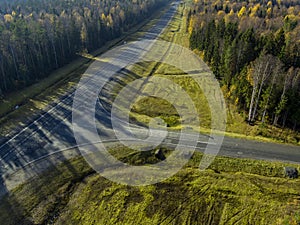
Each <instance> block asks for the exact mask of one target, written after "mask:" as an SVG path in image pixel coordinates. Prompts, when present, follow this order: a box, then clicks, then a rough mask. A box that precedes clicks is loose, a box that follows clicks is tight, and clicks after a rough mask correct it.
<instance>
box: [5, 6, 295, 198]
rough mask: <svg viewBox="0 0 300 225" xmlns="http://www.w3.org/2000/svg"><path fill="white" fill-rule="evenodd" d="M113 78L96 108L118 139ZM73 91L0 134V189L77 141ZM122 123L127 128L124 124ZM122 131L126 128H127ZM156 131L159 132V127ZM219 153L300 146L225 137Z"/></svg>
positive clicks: (278, 156) (280, 151)
mask: <svg viewBox="0 0 300 225" xmlns="http://www.w3.org/2000/svg"><path fill="white" fill-rule="evenodd" d="M175 12H176V7H175V6H172V7H170V9H169V10H168V11H167V12H166V13H165V14H164V15H163V16H162V17H161V18H160V19H159V20H158V21H157V23H156V24H155V25H154V26H153V27H152V28H151V29H150V30H149V31H148V32H147V33H146V34H145V35H144V37H143V38H141V40H154V39H156V38H157V37H158V36H159V34H161V33H162V32H163V30H164V29H165V27H166V26H167V25H168V23H169V21H170V20H171V18H172V17H173V15H174V13H175ZM141 48H142V50H141V51H140V52H139V51H138V50H136V49H133V50H132V49H131V51H128V52H127V53H128V54H125V55H122V56H120V58H122V57H125V58H126V57H127V58H128V57H132V58H134V57H141V56H142V55H143V53H141V52H146V51H147V49H149V48H151V46H142V47H141ZM130 54H132V55H130ZM135 54H137V55H135ZM113 82H118V80H117V79H116V80H114V79H111V84H109V83H108V84H107V85H105V88H107V90H104V91H102V92H101V94H102V96H101V101H100V102H98V103H99V104H97V107H96V111H95V121H96V128H97V132H98V134H99V136H100V137H101V140H104V141H105V140H106V141H109V140H115V139H117V137H116V134H115V132H114V130H113V127H112V121H111V114H110V107H109V101H108V100H107V99H108V98H109V96H108V95H109V87H111V86H112V85H113ZM87 91H88V90H87ZM74 92H75V89H74V90H71V91H70V92H69V93H68V94H66V95H65V96H64V97H62V98H61V99H60V101H59V102H57V103H55V104H53V106H52V107H51V108H50V109H49V110H48V111H46V112H44V113H42V114H41V115H40V117H38V118H37V119H35V120H33V121H32V122H31V123H30V124H28V126H26V127H25V128H24V129H22V130H21V131H20V132H19V133H17V134H16V135H15V136H13V137H10V138H7V137H1V138H0V140H4V141H2V144H0V174H1V176H0V185H1V183H2V187H1V186H0V192H2V193H5V192H6V187H5V185H4V183H5V182H4V180H5V179H6V177H7V174H10V173H13V172H14V171H16V170H18V169H19V168H22V167H24V166H26V165H28V164H32V162H34V161H36V160H38V159H40V158H45V157H47V156H48V155H53V154H61V160H64V157H66V156H65V155H63V154H62V150H63V149H69V148H72V147H74V146H76V145H77V141H76V140H75V137H74V133H73V125H72V106H73V97H74ZM83 104H84V103H83ZM73 113H74V112H73ZM79 113H80V112H79ZM121 124H122V123H121ZM124 127H125V128H126V126H124ZM124 127H123V128H124ZM132 129H133V130H136V131H137V132H136V133H140V134H142V136H143V135H144V134H143V132H144V131H145V128H144V129H142V128H141V127H139V126H134V125H133V128H132ZM124 132H126V130H125V131H124ZM157 132H158V134H159V135H160V130H159V129H158V130H157ZM159 135H158V136H159ZM179 135H180V134H179V133H176V132H169V134H167V135H166V137H164V141H163V142H164V143H165V144H169V145H172V144H173V145H176V144H177V143H178V137H179ZM189 138H190V139H189ZM194 138H195V134H194V133H193V132H191V134H190V136H189V137H188V138H187V140H186V141H185V143H186V145H188V143H189V142H192V141H194ZM97 140H99V138H97V139H96V138H95V139H93V138H91V140H89V141H91V142H96V141H97ZM208 142H213V140H212V139H211V138H210V137H209V136H206V135H200V137H199V139H198V141H197V150H199V151H203V150H204V149H205V147H206V144H207V143H208ZM78 154H79V153H78ZM219 155H225V156H230V157H245V158H253V159H265V160H272V161H274V160H275V161H289V162H295V163H299V162H300V147H297V146H290V145H281V144H272V143H261V142H256V141H250V140H242V139H234V138H229V137H225V138H224V141H223V144H222V146H221V150H220V152H219ZM66 158H67V157H66ZM1 177H2V178H1ZM0 194H1V193H0Z"/></svg>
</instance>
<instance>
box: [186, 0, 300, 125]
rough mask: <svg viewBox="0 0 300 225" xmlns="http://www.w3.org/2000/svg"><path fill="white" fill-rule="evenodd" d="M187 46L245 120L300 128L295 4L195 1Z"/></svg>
mask: <svg viewBox="0 0 300 225" xmlns="http://www.w3.org/2000/svg"><path fill="white" fill-rule="evenodd" d="M188 17H189V21H188V32H189V33H190V47H191V48H192V49H193V50H194V51H195V52H197V53H198V54H200V56H201V57H202V58H203V60H204V61H205V62H206V63H207V64H208V65H209V66H210V68H211V69H212V71H213V72H214V74H215V76H216V77H217V78H218V79H219V80H220V82H221V86H222V89H223V91H224V93H225V96H226V99H227V101H229V102H230V104H235V105H236V106H237V107H238V110H239V111H240V112H242V113H244V115H245V119H246V121H247V122H248V123H249V124H251V125H253V124H254V123H256V122H260V123H262V124H273V125H276V126H280V127H289V128H291V129H294V130H299V128H300V126H299V125H300V3H299V1H298V0H272V1H264V0H249V1H237V0H230V1H223V0H217V1H215V0H205V1H201V0H194V2H193V6H192V8H191V10H190V12H189V16H188Z"/></svg>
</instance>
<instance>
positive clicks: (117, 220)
mask: <svg viewBox="0 0 300 225" xmlns="http://www.w3.org/2000/svg"><path fill="white" fill-rule="evenodd" d="M164 151H165V152H166V151H167V150H166V149H165V150H164ZM111 153H112V155H114V156H115V157H116V158H119V159H120V160H121V161H123V162H126V163H128V164H134V165H145V164H151V163H155V162H156V161H157V159H156V158H155V156H154V152H153V151H152V152H132V151H130V150H128V149H127V148H124V147H121V146H120V147H118V148H114V149H111ZM201 157H202V155H201V154H200V153H195V154H194V156H193V157H192V160H191V161H190V162H189V164H188V165H187V166H186V167H184V168H183V169H182V170H181V171H180V172H179V173H177V174H176V175H175V176H173V177H171V178H169V179H167V180H165V181H163V182H162V183H159V184H154V185H150V186H144V187H130V186H126V185H121V184H116V183H113V182H111V181H109V180H107V179H105V178H103V177H101V176H100V175H99V174H97V173H95V172H94V171H93V170H92V169H91V168H90V167H89V166H88V164H87V163H86V162H85V161H84V159H83V158H76V159H73V160H71V161H68V162H65V163H62V164H61V165H58V166H57V167H55V168H49V171H46V172H44V173H43V174H41V176H39V177H36V178H33V179H32V180H30V181H28V182H26V183H24V184H23V185H21V186H19V187H18V188H16V189H15V190H13V191H12V193H11V195H10V196H7V197H5V198H4V199H3V200H1V202H0V221H5V224H7V225H9V224H20V223H22V224H25V223H26V224H48V223H51V224H93V223H94V224H169V223H173V224H197V223H198V224H235V223H239V224H249V223H250V224H297V223H298V222H300V214H299V212H300V211H299V210H300V204H299V203H300V202H299V201H300V199H299V195H300V183H299V182H300V180H299V179H294V180H291V179H287V178H285V177H284V173H283V166H287V165H289V164H285V163H273V162H265V161H257V160H249V159H231V158H227V157H217V158H216V160H215V161H214V162H213V164H212V165H211V166H210V167H209V169H208V170H206V171H199V169H198V165H199V162H200V159H201ZM289 166H293V165H289ZM298 167H299V166H298ZM298 169H299V168H298ZM125 175H128V174H126V172H124V176H125ZM175 196H176V197H175ZM24 221H25V223H24Z"/></svg>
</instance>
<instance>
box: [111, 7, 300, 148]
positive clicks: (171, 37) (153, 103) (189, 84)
mask: <svg viewBox="0 0 300 225" xmlns="http://www.w3.org/2000/svg"><path fill="white" fill-rule="evenodd" d="M186 13H187V8H185V7H182V6H181V7H179V10H178V12H177V14H176V15H175V17H174V19H173V20H172V21H171V22H170V24H169V26H168V27H167V29H166V30H165V32H164V33H163V34H162V35H161V37H160V38H161V39H162V40H165V41H170V42H173V43H176V44H179V45H182V46H184V47H188V46H189V34H188V33H187V32H186V31H187V22H186ZM198 54H200V53H198ZM132 71H133V72H134V73H135V74H136V75H138V76H139V77H149V82H146V83H144V84H143V86H142V87H139V90H140V92H141V96H137V98H136V101H135V104H134V105H133V110H132V111H131V114H130V115H131V119H132V120H133V121H137V122H139V123H142V124H145V125H147V124H148V123H149V121H150V120H151V118H153V117H156V116H157V115H158V114H159V116H160V117H161V118H162V119H164V120H165V121H166V122H167V123H169V124H171V127H172V128H174V129H181V128H182V126H181V125H180V124H179V123H180V119H179V118H178V117H177V118H174V113H171V114H169V112H170V111H172V107H170V106H169V108H166V104H162V103H161V102H160V101H158V100H157V99H154V98H149V97H148V98H145V97H143V95H144V94H148V93H151V92H152V91H153V89H154V88H156V89H160V90H164V87H165V85H164V84H163V83H161V84H159V85H156V86H155V87H154V86H153V85H151V78H150V76H159V77H165V78H168V79H170V80H172V81H173V82H174V83H176V84H178V85H180V86H181V88H183V89H184V90H185V91H186V93H187V94H189V96H190V97H191V99H192V100H193V102H194V104H195V106H196V109H197V113H198V115H199V120H200V128H199V126H197V125H195V124H193V120H194V119H193V115H188V118H186V119H185V121H189V122H190V123H191V124H190V127H192V128H193V129H194V130H197V131H200V132H204V133H209V132H210V127H211V126H210V123H211V113H210V109H209V105H208V103H207V101H206V98H205V96H204V94H203V92H202V90H201V89H200V87H199V86H198V85H197V83H196V82H195V81H194V80H193V78H192V77H188V76H184V73H183V72H182V71H181V70H179V69H178V68H175V67H173V66H170V65H167V64H163V63H155V62H150V63H146V62H144V63H139V64H136V65H134V67H133V68H132ZM130 81H133V80H130ZM128 82H129V80H126V79H125V80H124V83H128ZM121 89H122V86H119V87H117V86H116V89H115V90H114V91H113V96H117V93H118V91H119V90H121ZM171 91H172V90H171ZM174 91H176V90H174ZM181 101H183V100H182V99H180V98H178V99H177V102H178V103H179V104H180V102H181ZM147 109H148V111H147ZM154 109H155V110H157V113H154V112H153V110H154ZM245 118H246V115H245V114H243V113H242V112H240V111H239V110H238V109H237V107H236V106H235V105H233V104H232V103H230V102H229V101H227V124H226V132H225V135H226V136H230V137H237V138H245V139H252V140H259V141H264V142H278V143H289V144H296V145H299V144H300V133H299V132H295V131H292V130H290V129H282V128H280V127H275V126H271V125H265V124H257V125H256V126H250V125H249V124H248V123H247V122H246V121H245Z"/></svg>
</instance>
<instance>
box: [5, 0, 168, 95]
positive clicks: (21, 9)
mask: <svg viewBox="0 0 300 225" xmlns="http://www.w3.org/2000/svg"><path fill="white" fill-rule="evenodd" d="M167 2H168V1H165V0H76V1H74V0H13V1H11V0H7V1H6V0H2V1H0V80H1V82H0V97H1V95H2V96H3V95H5V94H6V93H8V92H10V91H16V90H19V89H21V88H23V87H25V86H28V85H30V84H32V83H34V82H37V81H38V80H40V79H41V78H43V77H45V76H47V75H48V74H49V73H50V72H52V71H53V70H55V69H57V68H59V67H61V66H63V65H65V64H67V63H69V62H71V61H72V60H73V59H74V58H76V57H77V54H78V53H80V52H90V51H92V50H95V49H97V48H99V47H101V46H103V45H105V43H106V42H107V41H109V40H111V39H113V38H116V37H118V36H120V35H121V34H122V32H124V31H127V30H128V29H129V28H131V27H132V26H134V25H136V24H137V23H139V22H141V21H143V20H144V19H145V18H146V17H148V16H149V15H151V13H153V11H154V9H157V8H158V7H159V6H162V5H163V4H166V3H167Z"/></svg>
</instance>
